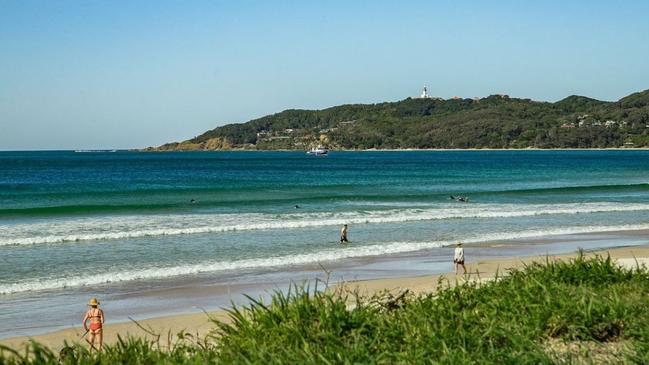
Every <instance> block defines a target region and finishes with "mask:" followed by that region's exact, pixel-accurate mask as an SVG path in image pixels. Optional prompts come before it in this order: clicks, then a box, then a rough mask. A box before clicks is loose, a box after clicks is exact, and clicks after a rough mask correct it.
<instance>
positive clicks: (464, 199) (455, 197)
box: [450, 195, 469, 203]
mask: <svg viewBox="0 0 649 365" xmlns="http://www.w3.org/2000/svg"><path fill="white" fill-rule="evenodd" d="M450 197H451V199H452V200H456V201H459V202H463V203H468V202H469V198H468V197H466V196H461V195H451V196H450Z"/></svg>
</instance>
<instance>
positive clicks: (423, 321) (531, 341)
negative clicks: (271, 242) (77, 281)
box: [0, 254, 649, 365]
mask: <svg viewBox="0 0 649 365" xmlns="http://www.w3.org/2000/svg"><path fill="white" fill-rule="evenodd" d="M648 299H649V271H647V269H646V268H644V267H640V266H638V267H636V268H632V269H628V268H623V267H620V266H618V265H616V264H615V262H614V261H613V260H611V259H610V258H609V257H605V256H595V257H592V258H586V257H585V256H584V255H583V254H579V255H578V256H577V257H576V258H574V259H571V260H565V261H551V260H547V261H546V262H543V263H532V264H529V265H527V266H525V267H523V268H520V269H514V270H511V271H508V272H507V273H506V275H501V276H500V277H497V278H496V279H495V280H492V281H489V282H486V283H479V282H476V281H466V282H464V283H462V284H458V285H450V284H448V282H447V281H445V279H444V278H442V279H440V283H439V288H438V290H437V291H436V292H434V293H430V294H425V295H414V294H410V293H408V292H403V293H401V294H384V295H378V296H373V297H371V298H363V297H360V296H359V295H357V294H356V293H353V292H352V293H342V292H337V291H322V290H317V289H316V288H311V289H310V288H309V287H304V286H296V287H294V288H293V289H292V290H291V291H289V292H288V293H280V292H278V293H275V294H274V295H273V297H272V299H271V300H270V301H269V302H267V303H263V302H261V301H255V300H253V301H252V302H251V304H250V305H248V306H246V307H239V308H237V307H235V308H233V309H232V310H231V311H230V316H231V321H229V322H228V323H224V322H219V321H214V326H215V327H214V332H213V333H212V334H211V335H209V336H207V337H204V338H196V337H195V336H192V335H190V334H186V333H185V334H180V335H179V336H174V339H173V340H171V336H169V337H167V340H161V339H158V340H154V341H152V340H144V339H140V338H127V339H120V340H119V341H118V342H117V343H115V344H112V345H108V346H105V349H104V352H103V353H101V354H97V353H91V352H89V351H88V350H87V349H86V348H84V347H82V346H79V345H76V346H73V347H71V348H70V349H69V350H68V352H67V355H65V354H64V356H63V357H64V358H63V359H61V358H60V357H61V354H55V353H52V352H51V351H50V350H48V349H46V348H44V347H42V346H39V345H38V344H36V343H32V344H31V345H29V346H28V347H27V348H24V349H19V350H11V349H7V348H2V350H0V351H1V354H0V364H12V365H13V364H41V363H42V364H59V363H61V362H60V360H62V363H70V364H72V363H80V364H114V363H121V364H203V363H213V364H309V363H313V364H573V363H579V364H581V363H635V364H643V363H649V300H648ZM161 337H165V336H161Z"/></svg>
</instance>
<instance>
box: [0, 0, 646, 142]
mask: <svg viewBox="0 0 649 365" xmlns="http://www.w3.org/2000/svg"><path fill="white" fill-rule="evenodd" d="M648 14H649V2H647V1H596V0H595V1H463V2H456V1H430V0H429V1H408V2H406V1H321V2H320V1H318V2H316V1H270V0H269V1H236V2H235V1H149V2H146V1H85V0H84V1H81V0H80V1H49V0H48V1H30V0H0V149H3V150H8V149H80V148H130V147H144V146H149V145H158V144H161V143H164V142H168V141H176V140H184V139H187V138H190V137H193V136H195V135H197V134H200V133H202V132H204V131H205V130H208V129H211V128H214V127H216V126H218V125H222V124H225V123H230V122H245V121H247V120H249V119H251V118H256V117H260V116H263V115H266V114H270V113H275V112H279V111H281V110H284V109H288V108H308V109H311V108H318V109H319V108H325V107H329V106H333V105H338V104H344V103H372V102H381V101H393V100H400V99H404V98H406V97H408V96H415V95H418V94H419V93H420V90H421V88H422V86H423V85H427V86H428V89H429V92H430V93H431V94H432V95H437V96H442V97H451V96H454V95H459V96H463V97H474V96H486V95H489V94H493V93H507V94H509V95H511V96H516V97H529V98H532V99H537V100H548V101H556V100H559V99H561V98H563V97H565V96H568V95H571V94H579V95H586V96H590V97H595V98H598V99H604V100H617V99H619V98H620V97H622V96H625V95H627V94H629V93H631V92H635V91H640V90H644V89H648V88H649V21H648V20H647V16H648Z"/></svg>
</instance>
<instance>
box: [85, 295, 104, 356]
mask: <svg viewBox="0 0 649 365" xmlns="http://www.w3.org/2000/svg"><path fill="white" fill-rule="evenodd" d="M88 305H89V306H90V309H88V311H87V312H86V315H85V316H84V317H83V328H84V329H85V330H86V332H87V333H88V343H89V344H90V350H91V351H92V349H93V348H94V349H96V350H99V351H101V349H102V347H103V343H104V332H103V330H102V327H103V325H104V311H103V310H101V309H99V301H98V300H97V298H92V299H90V301H88ZM88 321H90V327H88V323H87V322H88ZM95 339H97V343H98V345H99V346H98V347H95Z"/></svg>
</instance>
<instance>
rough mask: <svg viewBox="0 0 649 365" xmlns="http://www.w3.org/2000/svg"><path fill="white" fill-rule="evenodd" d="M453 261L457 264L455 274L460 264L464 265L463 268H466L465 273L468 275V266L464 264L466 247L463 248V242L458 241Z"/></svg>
mask: <svg viewBox="0 0 649 365" xmlns="http://www.w3.org/2000/svg"><path fill="white" fill-rule="evenodd" d="M453 263H454V264H455V275H457V269H458V267H459V266H462V269H464V274H465V275H466V266H464V248H462V243H461V242H458V243H457V246H456V247H455V255H454V256H453Z"/></svg>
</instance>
